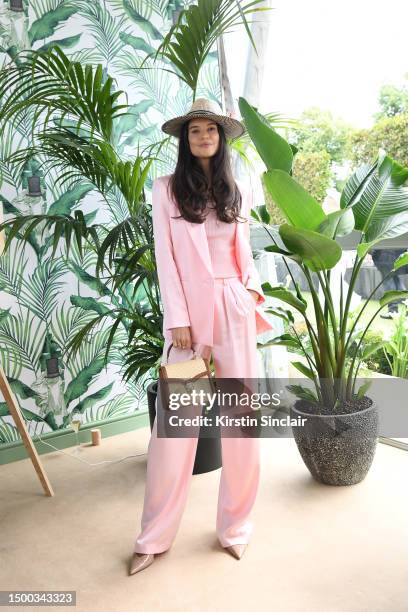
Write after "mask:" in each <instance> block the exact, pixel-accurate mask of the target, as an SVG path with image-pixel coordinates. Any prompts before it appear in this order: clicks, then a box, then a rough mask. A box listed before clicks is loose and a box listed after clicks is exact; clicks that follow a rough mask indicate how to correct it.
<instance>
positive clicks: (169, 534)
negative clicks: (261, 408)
mask: <svg viewBox="0 0 408 612" xmlns="http://www.w3.org/2000/svg"><path fill="white" fill-rule="evenodd" d="M213 338H214V341H213V346H212V347H208V346H205V345H199V344H194V343H193V348H194V349H195V351H196V353H197V354H198V355H201V356H203V357H207V358H209V357H210V356H211V353H212V356H213V360H214V370H215V375H216V377H217V378H230V377H231V378H241V379H246V378H248V379H256V378H257V376H258V361H257V360H258V356H257V349H256V325H255V300H254V298H253V296H252V295H251V294H250V293H249V291H248V290H247V289H246V288H245V286H244V285H243V283H242V282H241V279H240V278H239V277H231V278H216V279H215V308H214V334H213ZM170 342H171V341H170V340H167V339H166V340H165V343H164V348H163V356H162V361H161V363H162V364H163V363H166V361H165V360H166V356H167V349H168V347H169V345H170ZM192 356H193V353H192V351H191V349H180V348H174V347H172V348H171V350H170V354H169V360H168V363H176V362H177V361H183V360H185V359H190V358H191V357H192ZM249 382H250V381H249ZM159 401H160V400H159ZM156 414H157V410H156ZM197 431H198V430H197ZM197 442H198V438H197V437H194V438H170V437H157V418H155V420H154V425H153V430H152V434H151V437H150V441H149V446H148V459H147V475H146V488H145V498H144V506H143V513H142V519H141V532H140V533H139V535H138V537H137V539H136V542H135V546H134V551H135V552H139V553H145V554H147V553H150V554H154V553H160V552H164V551H165V550H167V549H169V548H170V546H171V545H172V543H173V540H174V538H175V536H176V533H177V531H178V528H179V525H180V521H181V517H182V514H183V510H184V507H185V503H186V499H187V494H188V489H189V485H190V482H191V477H192V471H193V466H194V461H195V454H196V448H197ZM221 445H222V470H221V478H220V484H219V495H218V506H217V519H216V532H217V536H218V539H219V541H220V543H221V546H223V547H226V546H231V545H233V544H246V543H248V541H249V538H250V535H251V533H252V531H253V523H252V521H251V520H250V518H249V517H250V512H251V509H252V507H253V505H254V502H255V498H256V495H257V491H258V486H259V476H260V453H259V438H244V437H237V438H233V437H221Z"/></svg>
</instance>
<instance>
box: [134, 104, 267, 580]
mask: <svg viewBox="0 0 408 612" xmlns="http://www.w3.org/2000/svg"><path fill="white" fill-rule="evenodd" d="M244 129H245V128H244V126H243V124H242V123H241V122H239V121H237V120H235V119H232V118H231V117H227V116H225V115H223V114H222V111H221V109H220V108H219V107H218V105H216V104H215V103H214V102H212V101H209V100H206V99H205V98H199V99H197V100H196V101H195V102H194V103H193V105H192V107H191V109H190V111H189V112H188V113H187V114H186V115H183V116H182V117H176V118H175V119H172V120H170V121H167V122H166V123H165V124H163V126H162V130H163V131H164V132H165V133H167V134H171V135H173V136H176V137H178V138H179V153H178V161H177V166H176V170H175V172H174V174H173V175H170V176H162V177H160V178H158V179H156V180H155V181H154V183H153V191H152V215H153V233H154V242H155V256H156V264H157V272H158V278H159V285H160V293H161V297H162V302H163V335H164V338H165V342H164V347H163V355H162V361H161V363H162V364H163V363H165V362H166V361H165V360H166V358H167V352H168V348H169V347H170V344H171V343H173V346H172V347H171V350H170V353H169V358H168V363H176V362H178V361H184V360H187V359H190V358H191V357H193V351H194V352H195V354H196V355H199V356H203V357H206V358H209V357H210V356H211V355H212V358H213V361H214V370H215V375H216V377H217V378H218V377H219V378H229V377H231V378H235V377H240V378H253V379H256V378H257V376H258V369H257V349H256V336H257V334H259V333H262V332H264V331H267V330H270V329H273V327H272V325H271V324H270V323H269V321H268V320H267V318H266V316H265V314H264V313H262V311H261V310H260V305H261V304H262V303H263V302H264V301H265V296H264V294H263V291H262V287H261V283H260V279H259V276H258V273H257V270H256V268H255V264H254V261H253V257H252V251H251V247H250V243H249V215H250V210H251V207H252V197H251V195H252V192H251V190H250V189H248V188H246V187H244V185H241V184H240V185H239V189H238V187H237V185H236V181H234V179H233V176H232V171H231V167H230V159H229V150H228V147H227V143H226V136H227V137H229V138H235V137H237V136H240V135H241V134H242V133H243V132H244ZM240 213H241V214H240ZM156 414H157V412H156ZM221 443H222V465H223V467H222V472H221V480H220V488H219V497H218V510H217V525H216V529H217V535H218V539H219V541H220V543H221V546H223V547H224V548H226V549H227V550H228V552H229V553H231V554H232V555H233V556H234V557H235V558H237V559H240V558H241V556H242V554H243V552H244V550H245V547H246V545H247V543H248V541H249V537H250V534H251V533H252V529H253V525H252V523H251V522H250V520H249V514H250V511H251V509H252V506H253V504H254V502H255V497H256V494H257V489H258V484H259V439H258V438H243V437H240V438H232V437H224V438H222V440H221ZM196 448H197V437H195V438H169V437H167V438H166V437H157V418H156V419H155V422H154V425H153V430H152V435H151V438H150V442H149V448H148V464H147V480H146V492H145V500H144V507H143V514H142V521H141V526H142V530H141V533H140V534H139V536H138V537H137V539H136V542H135V546H134V553H133V556H132V559H131V564H130V570H129V573H130V575H132V574H134V573H136V572H139V571H141V570H142V569H145V568H146V567H148V566H149V565H151V563H153V561H154V555H155V554H159V553H161V552H164V551H166V550H168V549H169V548H170V546H171V544H172V542H173V540H174V538H175V535H176V532H177V530H178V527H179V524H180V520H181V516H182V513H183V509H184V506H185V502H186V497H187V490H188V486H189V483H190V479H191V475H192V470H193V465H194V459H195V453H196Z"/></svg>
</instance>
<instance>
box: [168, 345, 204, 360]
mask: <svg viewBox="0 0 408 612" xmlns="http://www.w3.org/2000/svg"><path fill="white" fill-rule="evenodd" d="M172 346H173V342H172V343H171V344H170V346H169V348H168V349H167V361H168V360H169V355H170V349H171V347H172ZM192 351H193V353H194V355H195V357H194V359H195V358H196V357H197V351H195V350H194V349H192Z"/></svg>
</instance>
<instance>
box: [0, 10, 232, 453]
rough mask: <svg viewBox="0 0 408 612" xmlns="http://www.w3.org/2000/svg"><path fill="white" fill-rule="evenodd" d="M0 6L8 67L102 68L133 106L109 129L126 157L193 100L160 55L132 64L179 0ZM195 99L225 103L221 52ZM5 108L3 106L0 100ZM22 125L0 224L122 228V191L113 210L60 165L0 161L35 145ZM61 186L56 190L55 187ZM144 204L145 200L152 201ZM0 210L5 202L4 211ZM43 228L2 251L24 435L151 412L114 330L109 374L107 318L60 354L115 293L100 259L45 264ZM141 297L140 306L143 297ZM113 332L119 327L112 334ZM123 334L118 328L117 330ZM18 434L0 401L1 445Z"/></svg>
mask: <svg viewBox="0 0 408 612" xmlns="http://www.w3.org/2000/svg"><path fill="white" fill-rule="evenodd" d="M11 2H12V3H13V5H14V7H15V6H16V5H17V6H18V5H19V4H21V5H22V9H23V10H12V9H11V8H10V0H7V1H4V0H0V59H1V65H2V66H3V65H4V64H6V63H9V62H15V61H18V58H16V54H17V53H18V52H19V51H20V50H22V49H30V48H31V49H35V50H38V49H48V48H50V46H52V45H53V44H56V43H57V44H58V45H59V46H60V47H61V48H62V49H63V50H64V51H65V53H66V54H67V55H68V56H69V58H70V59H72V60H75V61H80V62H81V63H83V64H92V65H94V66H96V65H97V64H101V65H102V67H103V75H104V78H106V77H107V75H109V76H111V77H113V78H114V82H115V86H116V87H117V89H121V90H124V91H125V92H126V93H127V95H128V102H129V104H130V105H131V107H130V109H129V110H130V114H128V115H126V116H125V117H118V118H117V120H116V121H115V122H114V126H113V127H114V142H115V146H116V150H117V151H118V153H119V154H120V155H121V157H122V158H123V159H132V157H134V156H136V155H137V149H138V146H139V147H146V146H148V145H149V144H150V143H153V142H157V141H160V140H161V139H162V138H163V136H164V135H163V133H162V132H161V130H160V126H161V124H162V123H163V122H164V121H166V120H167V119H169V118H170V117H172V116H175V115H181V114H183V113H184V112H185V111H186V108H187V107H188V106H189V105H190V104H191V101H192V92H191V90H190V89H189V88H188V87H187V86H186V85H185V84H183V82H182V81H181V80H180V79H178V78H177V76H176V75H174V74H171V73H170V72H168V71H167V70H166V69H165V68H166V60H161V61H156V62H155V63H153V61H152V60H151V59H150V58H149V59H148V60H147V61H146V63H145V66H146V67H147V68H152V69H147V70H138V69H137V67H138V66H139V65H140V64H141V62H142V61H143V60H144V59H145V58H146V55H147V54H149V53H151V52H152V51H154V50H155V49H157V48H158V46H159V45H160V44H161V42H162V41H163V38H164V36H165V34H166V33H167V32H168V30H169V29H170V27H171V26H172V24H173V23H174V19H176V17H177V15H178V12H179V10H180V9H182V8H184V7H185V6H187V5H188V4H191V3H189V2H184V3H182V2H180V1H179V0H170V1H169V0H99V1H92V2H90V1H89V0H20V3H19V2H18V0H11ZM197 96H205V97H208V98H212V99H215V100H216V101H217V102H218V103H219V104H220V105H221V91H220V82H219V70H218V58H217V52H216V51H212V52H211V53H210V54H209V55H208V57H207V60H206V63H205V65H204V66H203V68H202V70H201V72H200V81H199V87H198V90H197ZM0 104H1V100H0ZM31 139H32V136H31V134H30V129H29V125H28V122H27V123H26V122H25V121H24V120H22V122H21V123H20V124H19V125H18V127H16V128H11V127H10V129H6V131H5V133H4V134H2V138H1V141H0V181H1V192H0V199H1V204H2V208H3V214H4V217H5V218H6V219H7V218H8V216H9V215H10V216H15V215H30V214H40V213H47V214H74V213H75V211H76V210H77V209H78V208H79V207H80V208H81V210H82V211H83V212H84V215H85V218H86V220H87V221H89V222H92V221H94V220H95V219H96V220H97V221H98V222H99V223H105V224H106V226H107V227H110V226H111V225H115V224H118V223H120V222H121V221H122V220H124V219H125V217H126V215H127V212H128V211H127V208H126V206H125V204H124V202H123V199H122V198H121V196H120V194H119V195H118V192H115V191H113V192H111V193H110V195H109V198H108V203H107V202H106V201H105V200H101V198H100V196H99V194H98V193H97V192H96V191H95V189H94V187H93V185H92V184H90V183H88V182H87V181H85V180H83V179H81V180H72V181H71V182H66V183H64V187H63V189H62V188H61V187H60V186H58V187H57V186H56V185H55V179H56V175H55V172H57V169H55V170H54V173H53V171H51V172H49V173H46V174H42V172H41V164H42V162H43V161H44V160H42V159H35V158H34V159H31V160H30V162H28V163H27V164H26V166H25V167H24V170H23V171H22V172H21V171H17V169H16V168H15V167H13V166H11V165H10V164H9V163H7V162H6V161H4V160H5V159H6V158H7V157H8V155H10V153H12V152H13V151H15V150H16V149H19V148H22V147H26V146H28V145H29V144H30V143H31ZM176 154H177V149H176V146H175V144H174V143H173V145H170V146H168V147H166V148H165V149H163V151H162V154H161V155H160V160H158V161H157V162H156V163H155V164H154V165H153V166H152V167H151V168H152V169H151V172H150V175H149V177H148V180H147V183H146V185H147V188H148V189H150V188H151V184H152V181H153V180H154V178H155V177H156V176H160V175H162V174H168V173H170V172H172V171H173V168H174V165H175V161H176ZM32 175H36V176H39V177H40V188H39V189H38V191H37V192H33V191H32V190H31V191H30V192H29V193H28V178H29V177H30V176H32ZM58 185H59V184H58ZM147 195H148V197H149V194H147ZM0 208H1V207H0ZM42 229H43V230H44V228H41V227H40V226H38V227H37V228H36V230H35V232H34V233H33V235H32V236H31V237H30V239H29V242H24V241H21V240H14V242H13V245H12V248H11V249H9V250H7V251H6V252H5V253H4V254H3V255H1V256H0V363H1V365H2V367H3V369H4V371H5V373H6V375H7V377H8V380H9V382H10V385H11V387H12V389H13V391H14V393H15V394H16V396H17V398H18V401H19V404H20V407H21V410H22V413H23V415H24V417H25V419H26V422H27V426H28V429H29V433H30V435H31V436H32V437H35V435H36V434H38V433H40V434H41V433H45V432H49V431H53V430H60V429H64V428H66V427H67V426H68V425H69V421H70V420H71V418H72V415H73V414H80V415H81V419H82V423H86V422H90V421H92V422H94V421H100V420H105V419H110V418H115V417H120V416H124V415H127V416H128V415H131V414H134V413H135V412H145V411H146V410H147V398H146V386H147V384H148V382H150V381H151V380H152V378H151V376H149V375H146V376H145V377H142V378H141V379H138V380H137V381H133V382H129V383H127V384H124V383H123V382H122V381H121V375H120V373H121V368H122V366H123V359H124V354H123V349H122V340H123V341H125V338H123V339H122V338H121V333H120V331H119V332H118V333H116V335H115V344H114V348H113V350H112V351H110V353H109V363H108V367H107V368H105V367H104V359H103V356H104V353H105V349H106V343H107V336H108V334H109V331H110V328H109V325H108V323H106V324H105V325H103V326H102V327H101V328H100V329H98V331H95V332H94V333H93V334H92V336H91V338H89V340H88V341H87V342H86V343H85V345H83V347H82V350H81V351H79V352H78V353H77V354H76V356H75V357H73V358H71V359H70V360H69V361H68V360H66V359H65V356H64V348H65V347H66V345H67V344H68V342H69V341H70V339H71V338H72V337H73V336H74V335H75V334H76V333H77V332H78V330H79V329H81V328H83V326H84V325H86V323H87V322H89V321H90V320H91V319H92V318H94V317H95V313H100V312H101V311H102V310H103V309H113V308H115V306H117V305H118V300H120V299H121V298H120V297H118V295H116V294H113V293H112V292H110V291H109V290H108V289H107V288H106V285H105V284H103V283H102V282H101V280H100V279H97V278H96V277H95V275H94V270H95V255H94V253H92V252H91V251H89V250H88V251H87V250H84V251H83V252H82V253H80V252H79V251H78V249H77V248H75V245H73V246H72V247H71V249H70V251H69V254H68V255H67V254H66V253H64V249H63V248H61V252H60V253H59V255H58V256H56V257H54V258H52V257H51V253H52V241H51V240H50V238H51V236H50V235H49V234H48V231H47V228H45V230H44V231H43V232H42ZM137 299H140V300H143V295H142V294H140V293H139V294H138V295H137ZM118 329H119V328H118ZM123 334H124V335H125V332H123ZM19 438H20V436H19V433H18V430H17V428H16V427H15V425H14V422H13V419H12V418H11V416H10V415H9V414H8V409H7V405H6V404H5V403H4V402H2V401H1V398H0V449H1V445H4V444H7V443H8V442H13V441H17V440H19Z"/></svg>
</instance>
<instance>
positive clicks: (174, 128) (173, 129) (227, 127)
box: [161, 111, 246, 138]
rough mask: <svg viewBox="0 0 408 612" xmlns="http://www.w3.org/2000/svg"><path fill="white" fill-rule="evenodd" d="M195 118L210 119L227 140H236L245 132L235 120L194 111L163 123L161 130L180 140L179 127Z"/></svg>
mask: <svg viewBox="0 0 408 612" xmlns="http://www.w3.org/2000/svg"><path fill="white" fill-rule="evenodd" d="M197 117H203V118H204V119H212V120H213V121H215V123H218V124H219V125H221V126H222V128H223V129H224V133H225V136H226V137H227V138H238V137H239V136H242V134H244V132H245V131H246V129H245V126H244V124H243V123H241V121H238V120H237V119H233V118H232V117H227V116H225V115H216V114H215V113H210V112H205V111H196V112H192V113H188V114H187V115H181V116H180V117H175V118H174V119H169V121H166V122H165V123H163V125H162V126H161V130H162V131H163V132H165V133H166V134H170V136H175V137H176V138H180V132H181V126H182V125H183V124H184V123H186V122H187V121H190V119H195V118H197Z"/></svg>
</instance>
